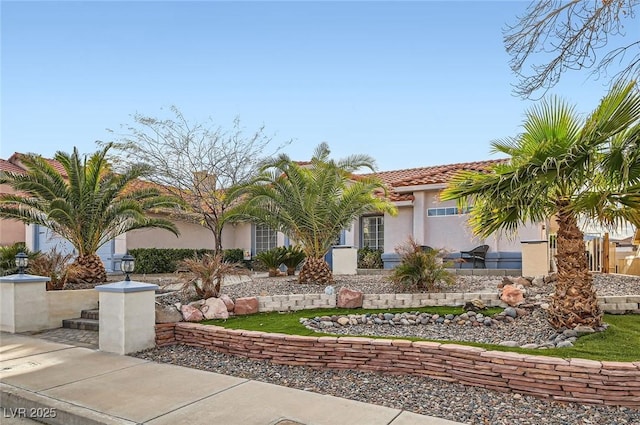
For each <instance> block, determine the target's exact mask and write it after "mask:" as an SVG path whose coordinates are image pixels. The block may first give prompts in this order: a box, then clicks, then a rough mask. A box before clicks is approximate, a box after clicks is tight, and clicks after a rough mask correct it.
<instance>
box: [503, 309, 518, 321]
mask: <svg viewBox="0 0 640 425" xmlns="http://www.w3.org/2000/svg"><path fill="white" fill-rule="evenodd" d="M504 314H505V315H506V316H509V317H513V318H514V319H515V318H516V317H518V312H517V311H516V309H515V308H513V307H507V308H505V309H504Z"/></svg>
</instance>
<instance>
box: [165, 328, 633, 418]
mask: <svg viewBox="0 0 640 425" xmlns="http://www.w3.org/2000/svg"><path fill="white" fill-rule="evenodd" d="M156 338H157V344H158V345H170V344H175V343H178V344H185V345H190V346H195V347H202V348H206V349H209V350H214V351H218V352H221V353H227V354H233V355H239V356H243V357H248V358H253V359H266V360H269V361H271V362H273V363H277V364H286V365H296V366H310V367H316V368H331V369H355V370H368V371H376V372H387V373H394V374H406V375H416V376H428V377H431V378H437V379H442V380H445V381H450V382H457V383H461V384H465V385H473V386H477V387H483V388H488V389H492V390H497V391H503V392H514V393H520V394H530V395H535V396H538V397H543V398H550V399H553V400H558V401H570V402H577V403H591V404H605V405H620V406H629V407H636V408H637V407H640V362H635V363H621V362H607V361H602V362H600V361H592V360H583V359H568V360H566V359H561V358H555V357H545V356H538V355H526V354H518V353H510V352H501V351H489V350H485V349H482V348H477V347H468V346H462V345H456V344H441V343H436V342H427V341H416V342H411V341H407V340H400V339H398V340H395V339H394V340H392V339H371V338H360V337H331V336H321V337H313V336H298V335H283V334H272V333H264V332H257V331H243V330H232V329H225V328H222V327H219V326H205V325H200V324H196V323H184V322H181V323H176V324H162V325H157V326H156Z"/></svg>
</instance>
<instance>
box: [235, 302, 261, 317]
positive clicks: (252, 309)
mask: <svg viewBox="0 0 640 425" xmlns="http://www.w3.org/2000/svg"><path fill="white" fill-rule="evenodd" d="M233 312H234V313H235V314H236V315H238V316H240V315H245V314H255V313H257V312H258V299H257V298H256V297H246V298H237V299H236V306H235V308H234V309H233Z"/></svg>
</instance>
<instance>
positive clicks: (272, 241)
mask: <svg viewBox="0 0 640 425" xmlns="http://www.w3.org/2000/svg"><path fill="white" fill-rule="evenodd" d="M255 232H256V233H255V239H254V240H255V243H256V246H255V253H256V254H258V253H260V252H263V251H269V250H270V249H273V248H275V247H276V245H277V242H278V234H277V232H276V231H275V230H273V229H271V228H270V227H269V226H265V225H263V224H256V226H255Z"/></svg>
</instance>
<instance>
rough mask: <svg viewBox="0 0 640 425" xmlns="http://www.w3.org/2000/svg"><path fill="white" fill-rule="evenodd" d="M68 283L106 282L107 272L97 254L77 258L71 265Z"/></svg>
mask: <svg viewBox="0 0 640 425" xmlns="http://www.w3.org/2000/svg"><path fill="white" fill-rule="evenodd" d="M71 268H72V270H73V272H72V273H70V276H69V278H68V279H67V281H68V282H69V283H102V282H106V281H107V271H106V270H105V268H104V264H103V263H102V260H101V259H100V256H98V254H89V255H83V256H78V258H76V260H75V261H74V262H73V264H72V265H71Z"/></svg>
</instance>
